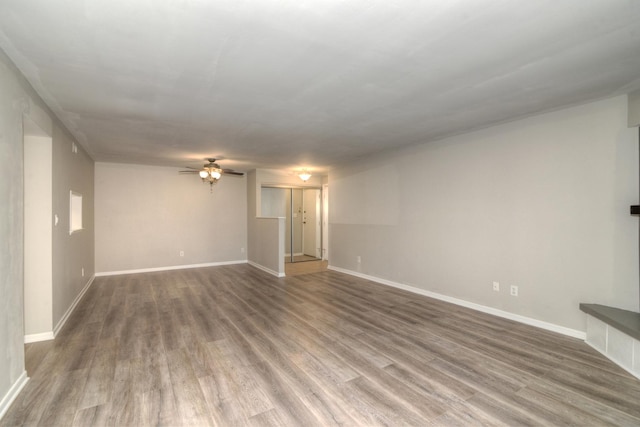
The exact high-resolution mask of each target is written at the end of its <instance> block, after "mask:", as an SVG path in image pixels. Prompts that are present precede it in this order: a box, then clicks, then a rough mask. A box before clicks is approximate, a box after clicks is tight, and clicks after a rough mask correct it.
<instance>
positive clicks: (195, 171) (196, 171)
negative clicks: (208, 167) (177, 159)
mask: <svg viewBox="0 0 640 427" xmlns="http://www.w3.org/2000/svg"><path fill="white" fill-rule="evenodd" d="M178 173H200V171H198V170H194V171H178Z"/></svg>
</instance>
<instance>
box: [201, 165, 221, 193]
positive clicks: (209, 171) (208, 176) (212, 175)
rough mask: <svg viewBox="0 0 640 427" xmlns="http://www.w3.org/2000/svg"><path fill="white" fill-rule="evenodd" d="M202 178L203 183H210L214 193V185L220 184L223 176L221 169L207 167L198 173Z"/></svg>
mask: <svg viewBox="0 0 640 427" xmlns="http://www.w3.org/2000/svg"><path fill="white" fill-rule="evenodd" d="M198 174H199V175H200V178H202V182H208V183H209V185H210V186H211V191H213V185H214V184H217V183H218V180H219V179H220V177H221V176H222V173H221V171H220V169H218V168H207V167H205V168H204V169H202V170H201V171H200V172H198Z"/></svg>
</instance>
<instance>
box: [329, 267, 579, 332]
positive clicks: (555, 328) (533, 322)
mask: <svg viewBox="0 0 640 427" xmlns="http://www.w3.org/2000/svg"><path fill="white" fill-rule="evenodd" d="M327 268H328V269H329V270H333V271H337V272H340V273H344V274H349V275H351V276H355V277H359V278H361V279H367V280H371V281H372V282H376V283H380V284H382V285H387V286H391V287H394V288H398V289H403V290H405V291H409V292H413V293H414V294H419V295H424V296H427V297H431V298H435V299H438V300H441V301H445V302H450V303H452V304H456V305H459V306H462V307H466V308H470V309H473V310H477V311H480V312H483V313H487V314H492V315H494V316H498V317H502V318H504V319H509V320H513V321H516V322H519V323H523V324H525V325H529V326H535V327H537V328H541V329H546V330H547V331H551V332H557V333H559V334H562V335H566V336H569V337H573V338H578V339H580V340H583V341H584V340H586V338H587V334H586V332H583V331H578V330H576V329H571V328H566V327H564V326H560V325H556V324H554V323H549V322H543V321H542V320H537V319H533V318H531V317H526V316H521V315H519V314H514V313H510V312H508V311H503V310H498V309H497V308H493V307H487V306H485V305H481V304H476V303H473V302H469V301H465V300H462V299H459V298H454V297H450V296H447V295H442V294H438V293H436V292H431V291H427V290H425V289H421V288H416V287H415V286H410V285H405V284H402V283H398V282H393V281H391V280H387V279H381V278H379V277H375V276H369V275H367V274H363V273H358V272H357V271H352V270H347V269H346V268H340V267H335V266H332V265H330V266H328V267H327Z"/></svg>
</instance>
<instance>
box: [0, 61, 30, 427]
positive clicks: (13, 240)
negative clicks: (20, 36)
mask: <svg viewBox="0 0 640 427" xmlns="http://www.w3.org/2000/svg"><path fill="white" fill-rule="evenodd" d="M23 84H24V82H23V81H21V78H20V74H19V72H18V71H17V70H16V69H15V67H14V66H13V64H12V63H11V61H10V60H9V59H8V58H7V57H6V55H5V54H4V52H2V51H1V50H0V169H2V179H0V200H1V201H2V202H1V203H0V242H2V243H1V244H2V249H1V250H0V295H1V296H2V297H1V298H0V402H2V401H3V399H10V398H11V396H10V395H9V393H10V392H11V391H12V389H15V388H16V387H19V386H20V382H21V379H22V378H23V377H24V376H25V369H24V322H23V301H24V294H23V280H24V272H23V262H24V246H23V237H24V227H23V214H24V200H23V159H24V153H23V146H22V115H23V113H26V112H28V110H29V99H28V96H27V94H26V93H25V90H24V88H23ZM23 381H24V380H22V382H23ZM3 410H6V407H4V408H1V407H0V416H1V415H2V411H3Z"/></svg>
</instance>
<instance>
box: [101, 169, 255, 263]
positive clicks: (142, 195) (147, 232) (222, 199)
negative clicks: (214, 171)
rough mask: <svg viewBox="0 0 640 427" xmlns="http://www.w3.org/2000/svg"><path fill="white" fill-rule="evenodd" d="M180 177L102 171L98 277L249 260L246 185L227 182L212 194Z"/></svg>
mask: <svg viewBox="0 0 640 427" xmlns="http://www.w3.org/2000/svg"><path fill="white" fill-rule="evenodd" d="M178 170H179V169H177V168H169V167H156V166H141V165H129V164H115V163H97V164H96V178H95V179H96V182H95V186H96V206H95V208H96V269H97V271H98V272H100V273H107V272H114V271H128V270H140V269H149V268H165V267H175V266H181V265H195V264H208V263H222V262H239V261H243V260H246V247H247V232H246V224H247V222H246V218H247V205H246V201H247V197H246V178H245V177H237V176H223V177H222V178H221V179H220V181H219V182H218V184H216V185H214V187H213V192H210V189H209V185H208V184H206V185H205V184H203V183H202V182H201V180H200V178H199V177H198V176H197V175H180V174H178ZM180 251H183V252H184V256H183V257H181V256H180ZM243 251H244V252H243Z"/></svg>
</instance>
